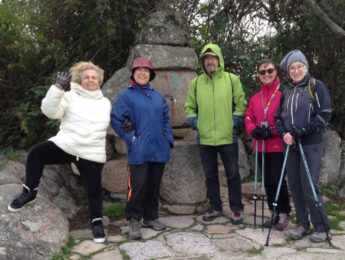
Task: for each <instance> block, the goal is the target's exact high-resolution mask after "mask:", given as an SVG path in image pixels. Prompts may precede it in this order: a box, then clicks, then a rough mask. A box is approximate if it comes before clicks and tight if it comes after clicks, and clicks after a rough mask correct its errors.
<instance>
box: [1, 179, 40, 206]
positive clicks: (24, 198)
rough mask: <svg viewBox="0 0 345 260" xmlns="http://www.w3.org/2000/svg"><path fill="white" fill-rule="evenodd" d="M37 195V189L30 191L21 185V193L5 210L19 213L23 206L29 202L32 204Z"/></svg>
mask: <svg viewBox="0 0 345 260" xmlns="http://www.w3.org/2000/svg"><path fill="white" fill-rule="evenodd" d="M36 195H37V188H36V189H34V190H32V191H30V188H29V187H28V186H26V185H25V184H23V192H22V194H20V196H18V197H17V198H16V199H14V200H13V201H12V202H11V204H10V205H8V207H7V209H8V210H9V211H11V212H18V211H20V210H21V209H22V208H23V207H24V206H25V205H27V204H28V203H29V202H34V200H35V199H36Z"/></svg>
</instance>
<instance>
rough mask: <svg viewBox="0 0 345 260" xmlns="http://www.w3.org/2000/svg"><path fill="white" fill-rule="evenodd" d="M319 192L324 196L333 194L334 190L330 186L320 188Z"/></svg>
mask: <svg viewBox="0 0 345 260" xmlns="http://www.w3.org/2000/svg"><path fill="white" fill-rule="evenodd" d="M320 193H321V194H322V195H324V196H329V195H333V193H334V191H333V190H332V189H331V188H322V189H321V190H320Z"/></svg>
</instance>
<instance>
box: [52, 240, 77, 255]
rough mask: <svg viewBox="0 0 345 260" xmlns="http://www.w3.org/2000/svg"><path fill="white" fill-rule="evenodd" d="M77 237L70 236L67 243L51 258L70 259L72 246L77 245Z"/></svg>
mask: <svg viewBox="0 0 345 260" xmlns="http://www.w3.org/2000/svg"><path fill="white" fill-rule="evenodd" d="M76 244H77V243H76V242H75V239H74V238H73V237H72V236H70V237H69V238H68V241H67V244H66V245H65V246H63V247H62V248H61V249H60V252H59V253H54V254H53V256H52V258H51V260H68V259H69V257H70V256H71V253H72V248H73V247H74V246H75V245H76Z"/></svg>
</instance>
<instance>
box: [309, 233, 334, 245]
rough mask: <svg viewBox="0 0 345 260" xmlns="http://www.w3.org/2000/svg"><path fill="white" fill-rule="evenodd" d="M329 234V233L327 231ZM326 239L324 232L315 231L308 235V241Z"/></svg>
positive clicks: (315, 241)
mask: <svg viewBox="0 0 345 260" xmlns="http://www.w3.org/2000/svg"><path fill="white" fill-rule="evenodd" d="M328 235H329V236H330V234H329V233H328ZM326 240H327V234H326V232H315V233H314V234H312V235H311V236H310V241H311V242H314V243H320V242H323V241H326Z"/></svg>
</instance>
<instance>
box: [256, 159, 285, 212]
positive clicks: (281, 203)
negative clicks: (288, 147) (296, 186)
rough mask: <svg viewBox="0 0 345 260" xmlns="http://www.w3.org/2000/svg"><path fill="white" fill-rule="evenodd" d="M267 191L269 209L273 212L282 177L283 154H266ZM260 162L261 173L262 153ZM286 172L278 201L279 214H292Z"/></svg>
mask: <svg viewBox="0 0 345 260" xmlns="http://www.w3.org/2000/svg"><path fill="white" fill-rule="evenodd" d="M264 160H265V190H266V193H267V202H268V207H269V209H270V210H271V211H273V202H274V201H275V196H276V193H277V189H278V184H279V179H280V175H281V170H282V165H283V161H284V155H283V153H279V152H275V153H273V152H272V153H265V159H264ZM258 161H259V167H260V171H261V169H262V153H261V152H259V153H258ZM285 175H286V172H284V179H283V181H282V184H281V187H280V194H279V197H278V201H277V204H278V205H277V208H276V210H277V212H278V213H286V214H288V215H289V214H290V212H291V206H290V197H289V191H288V187H287V185H286V181H285Z"/></svg>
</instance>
